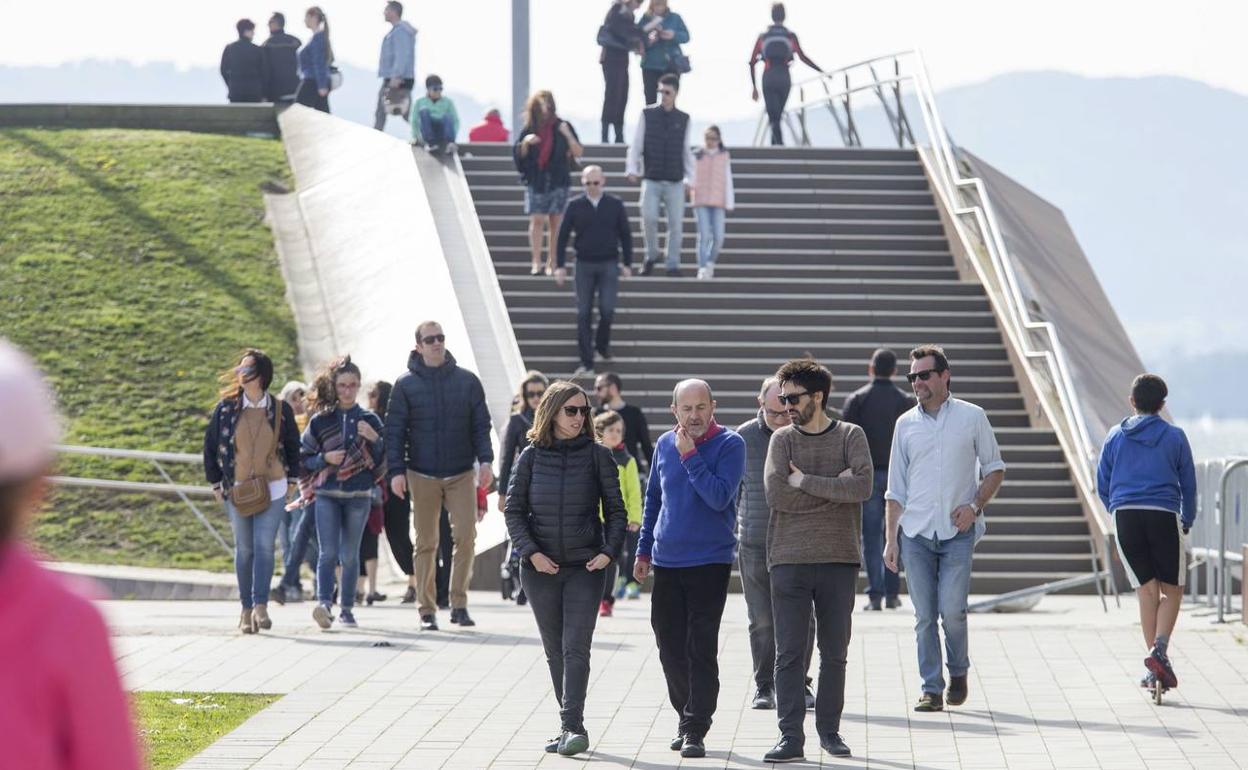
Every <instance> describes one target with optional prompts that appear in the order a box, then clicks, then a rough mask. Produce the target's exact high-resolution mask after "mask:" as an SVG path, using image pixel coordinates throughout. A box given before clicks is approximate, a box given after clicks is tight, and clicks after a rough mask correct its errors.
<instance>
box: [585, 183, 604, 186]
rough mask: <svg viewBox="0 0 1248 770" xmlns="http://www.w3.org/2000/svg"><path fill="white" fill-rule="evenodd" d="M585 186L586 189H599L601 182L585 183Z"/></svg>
mask: <svg viewBox="0 0 1248 770" xmlns="http://www.w3.org/2000/svg"><path fill="white" fill-rule="evenodd" d="M585 186H586V187H601V186H602V182H586V183H585Z"/></svg>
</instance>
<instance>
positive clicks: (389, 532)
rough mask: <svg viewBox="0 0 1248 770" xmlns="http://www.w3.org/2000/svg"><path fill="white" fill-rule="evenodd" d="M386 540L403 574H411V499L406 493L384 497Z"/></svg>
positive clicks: (409, 575)
mask: <svg viewBox="0 0 1248 770" xmlns="http://www.w3.org/2000/svg"><path fill="white" fill-rule="evenodd" d="M382 510H383V511H384V513H385V525H386V540H387V541H389V543H390V552H391V553H393V554H394V560H395V561H397V562H398V563H399V569H400V570H402V571H403V574H404V575H407V576H408V577H411V576H412V572H413V569H412V499H411V498H410V497H408V496H407V495H403V496H402V497H395V496H394V495H390V496H388V497H387V498H386V503H385V506H384V507H383V508H382Z"/></svg>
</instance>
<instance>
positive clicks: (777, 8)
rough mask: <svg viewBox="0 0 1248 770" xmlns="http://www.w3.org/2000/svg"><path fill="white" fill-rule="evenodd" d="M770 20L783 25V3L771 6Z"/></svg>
mask: <svg viewBox="0 0 1248 770" xmlns="http://www.w3.org/2000/svg"><path fill="white" fill-rule="evenodd" d="M771 20H772V21H774V22H775V23H777V24H783V23H784V3H772V4H771Z"/></svg>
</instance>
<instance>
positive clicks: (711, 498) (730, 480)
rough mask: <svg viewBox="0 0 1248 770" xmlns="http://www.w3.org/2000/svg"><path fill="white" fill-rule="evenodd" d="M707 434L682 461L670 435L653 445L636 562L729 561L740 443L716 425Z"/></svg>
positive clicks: (740, 471)
mask: <svg viewBox="0 0 1248 770" xmlns="http://www.w3.org/2000/svg"><path fill="white" fill-rule="evenodd" d="M707 435H708V436H710V438H705V439H703V440H700V441H698V442H697V443H696V445H695V451H694V452H693V453H691V454H690V455H689V456H688V457H686V458H684V459H683V460H682V459H681V457H680V452H678V451H677V450H676V432H675V431H670V430H669V431H668V432H667V433H664V434H663V435H662V436H660V437H659V440H658V443H656V444H655V446H654V461H653V464H652V465H651V467H650V480H649V482H648V483H647V485H646V509H645V514H644V515H643V517H642V522H641V537H640V539H639V540H638V542H637V558H638V559H640V560H642V561H651V562H653V563H654V564H655V566H658V567H697V566H699V565H702V564H731V563H732V561H733V551H734V550H735V548H736V545H737V537H736V534H735V530H736V520H737V490H738V489H739V488H740V487H741V477H742V476H743V475H745V440H744V439H742V438H741V436H740V435H738V434H737V433H736V432H735V431H732V430H728V429H727V428H722V427H719V426H718V425H712V427H711V429H710V430H708V431H707Z"/></svg>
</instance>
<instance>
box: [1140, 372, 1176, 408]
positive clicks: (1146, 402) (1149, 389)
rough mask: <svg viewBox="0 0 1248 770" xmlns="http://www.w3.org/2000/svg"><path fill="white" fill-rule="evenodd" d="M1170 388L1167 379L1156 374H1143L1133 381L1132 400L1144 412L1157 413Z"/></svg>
mask: <svg viewBox="0 0 1248 770" xmlns="http://www.w3.org/2000/svg"><path fill="white" fill-rule="evenodd" d="M1168 395H1170V390H1169V389H1168V388H1167V387H1166V381H1165V380H1163V379H1161V378H1160V377H1158V376H1157V375H1155V374H1141V375H1140V376H1138V377H1136V378H1135V380H1134V381H1133V382H1132V383H1131V400H1132V401H1133V402H1135V408H1136V409H1138V410H1139V411H1140V412H1142V413H1143V414H1157V413H1158V412H1160V411H1161V405H1162V404H1164V403H1165V402H1166V396H1168Z"/></svg>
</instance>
